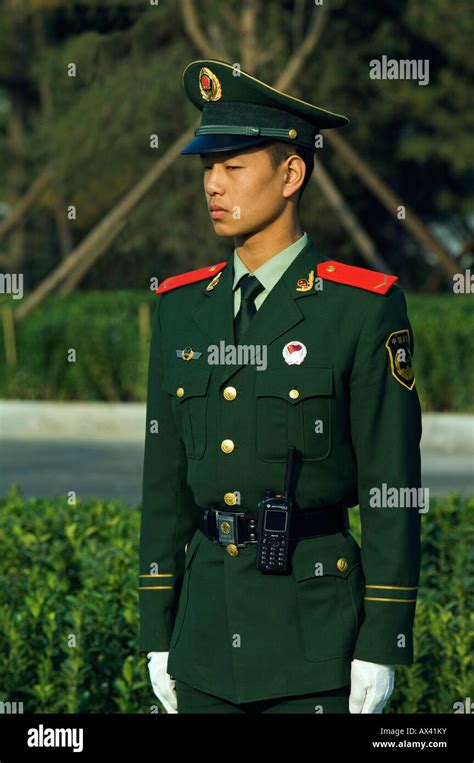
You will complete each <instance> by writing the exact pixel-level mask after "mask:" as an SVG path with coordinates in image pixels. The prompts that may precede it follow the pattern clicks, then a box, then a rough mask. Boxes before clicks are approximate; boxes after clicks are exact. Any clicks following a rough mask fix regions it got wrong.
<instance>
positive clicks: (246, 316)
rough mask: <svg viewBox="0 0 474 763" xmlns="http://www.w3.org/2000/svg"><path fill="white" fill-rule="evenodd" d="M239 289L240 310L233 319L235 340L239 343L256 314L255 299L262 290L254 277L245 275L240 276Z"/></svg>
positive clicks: (261, 286)
mask: <svg viewBox="0 0 474 763" xmlns="http://www.w3.org/2000/svg"><path fill="white" fill-rule="evenodd" d="M239 287H240V299H241V302H240V308H239V312H238V313H237V315H236V316H235V318H234V329H235V339H236V342H239V340H240V337H241V336H242V334H244V333H245V331H246V329H247V328H248V326H249V324H250V322H251V320H252V318H253V316H254V315H255V313H256V312H257V308H256V307H255V303H254V300H255V297H256V296H257V294H260V292H261V291H262V289H263V285H262V284H261V283H260V281H259V280H258V278H257V277H256V276H253V275H250V274H248V273H247V275H245V276H242V278H241V279H240V281H239Z"/></svg>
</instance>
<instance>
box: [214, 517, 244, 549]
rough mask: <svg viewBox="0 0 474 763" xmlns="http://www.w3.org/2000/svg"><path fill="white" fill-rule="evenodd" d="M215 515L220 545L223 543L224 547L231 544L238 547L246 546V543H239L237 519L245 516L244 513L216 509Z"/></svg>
mask: <svg viewBox="0 0 474 763" xmlns="http://www.w3.org/2000/svg"><path fill="white" fill-rule="evenodd" d="M215 513H216V528H217V534H218V543H222V545H223V546H228V545H229V544H230V543H233V544H234V545H236V546H244V545H245V544H244V543H239V536H238V531H237V517H238V516H243V513H242V512H238V513H237V512H235V511H234V512H230V511H220V510H219V509H216V510H215Z"/></svg>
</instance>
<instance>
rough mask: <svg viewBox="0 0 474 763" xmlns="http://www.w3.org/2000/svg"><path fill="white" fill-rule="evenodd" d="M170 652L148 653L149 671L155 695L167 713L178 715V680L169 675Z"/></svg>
mask: <svg viewBox="0 0 474 763" xmlns="http://www.w3.org/2000/svg"><path fill="white" fill-rule="evenodd" d="M168 654H169V652H148V654H147V657H148V659H149V662H148V671H149V673H150V680H151V685H152V686H153V691H154V692H155V695H156V696H157V697H158V699H159V700H160V702H161V704H162V705H163V707H164V708H165V710H166V712H167V713H177V712H178V703H177V699H176V689H175V686H176V680H175V679H174V678H171V676H170V675H169V674H168V673H167V670H166V667H167V663H168Z"/></svg>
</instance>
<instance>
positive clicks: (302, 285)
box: [296, 270, 314, 291]
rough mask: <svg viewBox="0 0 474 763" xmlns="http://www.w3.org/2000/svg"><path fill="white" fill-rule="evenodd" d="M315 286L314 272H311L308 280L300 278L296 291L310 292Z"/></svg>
mask: <svg viewBox="0 0 474 763" xmlns="http://www.w3.org/2000/svg"><path fill="white" fill-rule="evenodd" d="M313 286H314V270H310V271H309V275H308V278H298V280H297V282H296V291H309V290H310V289H312V288H313Z"/></svg>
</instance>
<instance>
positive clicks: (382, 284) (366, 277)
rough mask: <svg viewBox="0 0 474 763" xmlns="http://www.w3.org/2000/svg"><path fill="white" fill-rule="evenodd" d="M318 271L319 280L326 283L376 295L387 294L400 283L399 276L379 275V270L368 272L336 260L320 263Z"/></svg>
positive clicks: (365, 269)
mask: <svg viewBox="0 0 474 763" xmlns="http://www.w3.org/2000/svg"><path fill="white" fill-rule="evenodd" d="M316 269H317V273H318V276H319V278H323V279H325V280H326V281H334V282H336V283H343V284H346V285H347V286H356V287H358V288H359V289H367V290H368V291H373V292H375V293H376V294H386V293H387V291H388V290H389V289H390V287H391V285H392V284H393V283H395V281H398V276H391V275H388V273H379V272H378V271H377V270H368V269H367V268H357V267H355V265H346V264H345V263H343V262H336V261H335V260H329V261H328V260H326V261H325V262H319V263H318V265H317V268H316Z"/></svg>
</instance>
